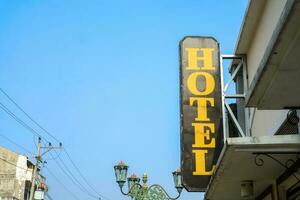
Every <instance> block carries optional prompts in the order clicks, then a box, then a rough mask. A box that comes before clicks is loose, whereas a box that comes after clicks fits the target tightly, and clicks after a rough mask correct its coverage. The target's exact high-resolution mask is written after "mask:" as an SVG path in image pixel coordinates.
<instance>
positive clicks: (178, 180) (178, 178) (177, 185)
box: [173, 170, 183, 193]
mask: <svg viewBox="0 0 300 200" xmlns="http://www.w3.org/2000/svg"><path fill="white" fill-rule="evenodd" d="M173 180H174V185H175V188H176V189H177V191H178V192H179V193H181V191H182V189H183V186H182V182H181V171H180V170H177V171H175V172H173Z"/></svg>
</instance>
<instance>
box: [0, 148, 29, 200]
mask: <svg viewBox="0 0 300 200" xmlns="http://www.w3.org/2000/svg"><path fill="white" fill-rule="evenodd" d="M31 172H32V170H31V169H28V168H27V158H26V157H25V156H22V155H18V154H16V153H14V152H12V151H9V150H8V149H5V148H3V147H0V200H4V199H5V200H6V199H13V198H15V199H20V200H23V199H24V190H25V181H26V180H30V179H31Z"/></svg>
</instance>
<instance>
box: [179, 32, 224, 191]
mask: <svg viewBox="0 0 300 200" xmlns="http://www.w3.org/2000/svg"><path fill="white" fill-rule="evenodd" d="M219 58H220V52H219V43H218V42H217V41H216V40H215V39H214V38H211V37H185V38H184V39H183V40H182V41H181V42H180V81H181V83H180V101H181V103H180V104H181V105H180V107H181V109H180V124H181V125H180V126H181V127H180V128H181V129H180V130H181V133H180V134H181V170H182V177H183V184H184V186H185V188H186V189H187V190H188V191H205V190H206V187H207V185H208V183H209V180H210V177H211V175H212V174H213V173H214V170H215V158H214V157H215V154H216V152H215V150H216V146H217V145H218V144H217V143H218V142H219V141H220V137H222V134H219V136H218V133H221V132H222V131H221V132H220V129H221V127H222V124H221V123H222V99H221V73H220V59H219Z"/></svg>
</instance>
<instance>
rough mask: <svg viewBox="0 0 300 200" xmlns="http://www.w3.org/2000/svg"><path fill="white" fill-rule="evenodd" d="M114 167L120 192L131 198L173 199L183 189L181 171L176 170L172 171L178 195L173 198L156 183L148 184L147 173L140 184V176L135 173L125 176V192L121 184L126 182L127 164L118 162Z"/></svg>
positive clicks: (146, 199) (140, 199) (147, 199)
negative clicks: (126, 190) (126, 184)
mask: <svg viewBox="0 0 300 200" xmlns="http://www.w3.org/2000/svg"><path fill="white" fill-rule="evenodd" d="M114 169H115V174H116V181H117V183H118V184H119V187H120V190H121V192H122V194H123V195H126V196H130V197H131V198H132V199H133V200H175V199H178V198H179V197H180V194H181V192H182V189H183V186H182V182H181V171H180V170H177V171H175V172H173V173H172V174H173V179H174V184H175V188H176V189H177V192H178V195H177V197H175V198H172V197H170V196H169V194H168V193H167V192H166V191H165V189H164V188H163V187H162V186H160V185H158V184H154V185H151V186H148V184H147V182H148V176H147V174H143V177H142V182H143V183H142V184H140V178H138V177H137V176H136V175H135V174H132V175H131V176H129V177H128V178H127V182H128V192H127V193H126V192H124V191H123V186H124V184H125V182H126V176H127V170H128V166H127V165H126V164H125V163H123V162H120V163H119V164H118V165H116V166H114Z"/></svg>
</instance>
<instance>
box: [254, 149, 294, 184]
mask: <svg viewBox="0 0 300 200" xmlns="http://www.w3.org/2000/svg"><path fill="white" fill-rule="evenodd" d="M253 154H254V155H255V158H254V163H255V165H256V166H259V167H261V166H263V165H264V164H265V161H264V159H263V157H266V158H270V159H271V160H273V161H275V163H277V164H278V165H280V166H282V167H283V168H285V169H286V170H288V169H290V168H291V166H292V165H293V164H295V163H296V162H297V161H298V160H300V153H299V152H276V153H275V152H259V153H253ZM278 154H279V155H280V154H291V155H296V160H294V159H291V158H289V159H287V160H286V161H285V162H282V161H280V160H278V159H277V158H275V157H274V156H273V155H278ZM293 176H294V177H295V178H296V179H297V181H299V182H300V178H299V177H300V172H299V170H298V171H294V173H293Z"/></svg>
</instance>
